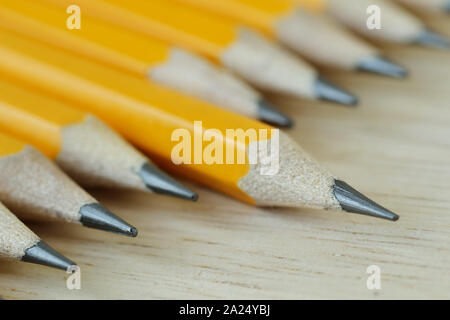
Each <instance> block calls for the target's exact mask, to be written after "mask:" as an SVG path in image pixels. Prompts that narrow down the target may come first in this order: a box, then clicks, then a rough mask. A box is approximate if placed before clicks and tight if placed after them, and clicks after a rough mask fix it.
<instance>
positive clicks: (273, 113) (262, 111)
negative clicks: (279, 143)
mask: <svg viewBox="0 0 450 320" xmlns="http://www.w3.org/2000/svg"><path fill="white" fill-rule="evenodd" d="M258 106H259V108H258V113H259V119H261V120H262V121H263V122H266V123H269V124H272V125H275V126H277V127H283V128H291V127H292V126H293V125H294V122H293V120H292V119H291V118H289V117H288V116H287V115H285V114H283V113H282V112H280V111H278V110H277V109H276V108H275V107H274V106H272V105H271V104H270V103H269V102H267V101H266V100H264V99H260V100H259V101H258Z"/></svg>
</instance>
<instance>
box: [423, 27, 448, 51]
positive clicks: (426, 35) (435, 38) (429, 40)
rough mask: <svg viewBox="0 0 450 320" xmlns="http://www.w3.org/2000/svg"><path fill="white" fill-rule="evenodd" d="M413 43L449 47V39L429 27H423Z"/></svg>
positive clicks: (442, 47)
mask: <svg viewBox="0 0 450 320" xmlns="http://www.w3.org/2000/svg"><path fill="white" fill-rule="evenodd" d="M414 43H417V44H420V45H423V46H427V47H433V48H441V49H450V39H448V38H447V37H445V36H443V35H440V34H437V33H436V32H434V31H431V30H430V29H424V30H423V32H422V33H421V34H420V35H419V37H418V38H417V39H415V40H414Z"/></svg>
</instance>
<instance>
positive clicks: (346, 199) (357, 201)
mask: <svg viewBox="0 0 450 320" xmlns="http://www.w3.org/2000/svg"><path fill="white" fill-rule="evenodd" d="M333 189H334V190H333V191H334V196H335V197H336V199H337V200H338V201H339V203H340V204H341V207H342V209H343V210H344V211H347V212H351V213H357V214H362V215H366V216H371V217H375V218H381V219H386V220H391V221H397V220H398V219H399V216H398V215H396V214H395V213H393V212H392V211H389V210H388V209H386V208H384V207H382V206H380V205H379V204H377V203H375V202H373V201H372V200H370V199H369V198H367V197H366V196H364V195H363V194H361V193H359V192H358V191H356V190H355V189H353V188H352V187H350V186H349V185H348V184H347V183H345V182H343V181H340V180H335V182H334V187H333Z"/></svg>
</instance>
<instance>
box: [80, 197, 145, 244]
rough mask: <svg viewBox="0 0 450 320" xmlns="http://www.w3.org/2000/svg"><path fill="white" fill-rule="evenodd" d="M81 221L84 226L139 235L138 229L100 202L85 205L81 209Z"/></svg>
mask: <svg viewBox="0 0 450 320" xmlns="http://www.w3.org/2000/svg"><path fill="white" fill-rule="evenodd" d="M80 214H81V219H80V222H81V224H82V225H83V226H85V227H88V228H93V229H98V230H103V231H108V232H112V233H117V234H121V235H125V236H128V237H133V238H135V237H137V235H138V230H137V229H136V228H135V227H133V226H132V225H130V224H128V223H127V222H125V221H123V220H122V219H121V218H119V217H117V216H116V215H115V214H113V213H112V212H111V211H109V210H108V209H106V208H105V207H103V206H102V205H101V204H99V203H92V204H87V205H85V206H83V207H82V208H81V210H80Z"/></svg>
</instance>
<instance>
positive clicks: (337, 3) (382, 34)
mask: <svg viewBox="0 0 450 320" xmlns="http://www.w3.org/2000/svg"><path fill="white" fill-rule="evenodd" d="M374 5H375V6H378V8H380V13H381V16H382V28H381V29H369V28H368V27H367V18H368V14H367V8H368V7H370V6H374ZM327 12H329V13H330V14H331V15H332V16H333V17H335V18H336V19H338V20H339V21H340V22H342V23H343V24H345V25H347V26H349V27H350V28H352V29H353V30H355V31H357V32H359V33H361V34H363V35H365V36H367V37H369V38H374V39H378V40H382V41H389V42H394V43H400V44H419V45H423V46H429V47H436V48H449V47H450V41H449V39H447V38H446V37H445V36H441V35H439V34H437V33H436V32H434V31H431V30H430V29H429V28H427V26H426V25H425V24H424V23H423V22H422V21H421V20H420V19H418V18H417V17H415V16H414V15H412V14H410V13H409V12H408V11H407V10H405V9H404V8H402V7H400V6H398V5H396V4H395V3H394V2H391V1H387V0H327Z"/></svg>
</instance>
